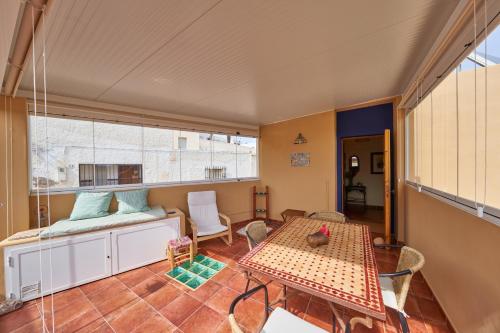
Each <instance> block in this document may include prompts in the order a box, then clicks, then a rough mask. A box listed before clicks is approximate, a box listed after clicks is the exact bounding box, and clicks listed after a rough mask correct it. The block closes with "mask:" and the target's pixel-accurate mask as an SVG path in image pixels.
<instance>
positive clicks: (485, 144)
mask: <svg viewBox="0 0 500 333" xmlns="http://www.w3.org/2000/svg"><path fill="white" fill-rule="evenodd" d="M487 7H488V6H487V4H486V1H485V2H484V36H485V39H484V58H485V60H486V66H485V67H484V188H483V190H484V193H483V210H484V208H485V207H486V179H487V171H488V9H487Z"/></svg>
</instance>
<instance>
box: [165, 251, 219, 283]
mask: <svg viewBox="0 0 500 333" xmlns="http://www.w3.org/2000/svg"><path fill="white" fill-rule="evenodd" d="M225 266H226V264H224V263H223V262H220V261H218V260H215V259H213V258H210V257H207V256H204V255H203V254H199V255H197V256H196V257H195V258H194V261H193V263H192V264H191V263H190V262H189V261H186V262H184V263H183V264H182V265H180V266H177V267H174V268H173V269H172V270H170V271H168V272H166V273H165V275H166V276H167V277H169V278H171V279H172V280H174V281H177V282H179V283H181V284H183V285H185V286H186V287H188V288H189V289H191V290H196V289H197V288H198V287H200V286H201V285H203V284H204V283H205V282H207V281H208V280H209V279H211V278H212V277H214V276H215V275H216V274H217V273H219V272H220V271H221V270H222V269H223V268H224V267H225Z"/></svg>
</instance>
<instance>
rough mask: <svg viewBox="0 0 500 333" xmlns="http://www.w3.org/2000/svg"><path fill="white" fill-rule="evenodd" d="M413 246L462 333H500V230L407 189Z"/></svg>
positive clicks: (409, 231)
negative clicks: (421, 257) (420, 254)
mask: <svg viewBox="0 0 500 333" xmlns="http://www.w3.org/2000/svg"><path fill="white" fill-rule="evenodd" d="M405 204H406V227H407V235H408V244H409V245H410V246H413V247H415V248H416V249H418V250H420V251H421V252H422V253H423V254H424V256H425V259H426V264H425V266H424V268H423V270H422V273H423V275H424V277H425V279H426V280H427V282H428V283H429V285H430V287H431V289H432V291H433V292H434V295H436V297H437V298H438V301H439V303H440V304H441V306H442V307H443V309H444V310H445V312H446V314H447V316H448V318H449V320H450V321H451V322H452V324H453V325H454V327H455V329H456V330H457V332H485V333H486V332H500V282H499V281H500V280H499V277H500V228H499V227H497V226H495V225H493V224H492V223H489V222H487V221H484V220H482V219H479V218H477V217H476V216H474V215H471V214H469V213H467V212H464V211H462V210H461V209H458V208H456V207H453V206H451V205H449V204H447V203H445V202H442V201H440V200H438V199H435V198H433V197H431V196H429V195H427V194H423V193H419V192H417V191H416V190H415V189H413V188H411V187H409V186H406V200H405Z"/></svg>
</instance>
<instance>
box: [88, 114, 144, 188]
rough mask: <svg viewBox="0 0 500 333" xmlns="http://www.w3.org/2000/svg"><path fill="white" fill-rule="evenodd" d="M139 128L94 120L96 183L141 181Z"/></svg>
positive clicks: (140, 138) (132, 182) (98, 184)
mask: <svg viewBox="0 0 500 333" xmlns="http://www.w3.org/2000/svg"><path fill="white" fill-rule="evenodd" d="M142 129H143V128H142V127H141V126H131V125H121V124H111V123H99V122H95V123H94V142H95V152H94V153H95V164H96V178H97V176H99V178H98V181H96V186H101V185H124V184H137V183H142Z"/></svg>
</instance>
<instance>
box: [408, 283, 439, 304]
mask: <svg viewBox="0 0 500 333" xmlns="http://www.w3.org/2000/svg"><path fill="white" fill-rule="evenodd" d="M410 293H411V294H412V295H414V296H417V297H419V298H425V299H428V300H431V301H433V300H434V295H433V294H432V291H431V289H430V288H429V286H428V285H427V282H425V281H418V280H413V279H412V280H411V284H410Z"/></svg>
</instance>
